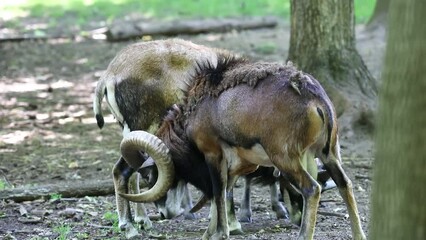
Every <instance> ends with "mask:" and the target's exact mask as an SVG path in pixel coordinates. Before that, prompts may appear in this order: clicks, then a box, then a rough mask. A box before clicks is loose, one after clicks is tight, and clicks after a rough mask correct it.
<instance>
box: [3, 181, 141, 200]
mask: <svg viewBox="0 0 426 240" xmlns="http://www.w3.org/2000/svg"><path fill="white" fill-rule="evenodd" d="M142 187H144V186H141V188H142ZM114 192H115V191H114V185H113V182H112V180H102V181H100V180H86V181H74V182H59V183H57V184H49V185H42V186H32V187H19V188H13V189H6V190H2V191H0V199H9V200H14V201H15V202H23V201H33V200H36V199H40V198H49V197H50V196H51V195H52V194H60V195H61V197H64V198H79V197H85V196H107V195H113V194H114Z"/></svg>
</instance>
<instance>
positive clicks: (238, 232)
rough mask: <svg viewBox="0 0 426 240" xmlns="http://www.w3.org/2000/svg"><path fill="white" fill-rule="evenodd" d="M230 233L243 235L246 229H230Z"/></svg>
mask: <svg viewBox="0 0 426 240" xmlns="http://www.w3.org/2000/svg"><path fill="white" fill-rule="evenodd" d="M229 234H230V235H243V234H244V231H243V230H242V229H234V230H231V231H229Z"/></svg>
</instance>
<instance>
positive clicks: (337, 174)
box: [322, 152, 366, 240]
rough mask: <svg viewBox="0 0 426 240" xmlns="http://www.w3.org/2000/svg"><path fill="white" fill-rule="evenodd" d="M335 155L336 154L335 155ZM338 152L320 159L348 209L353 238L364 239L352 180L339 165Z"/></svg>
mask: <svg viewBox="0 0 426 240" xmlns="http://www.w3.org/2000/svg"><path fill="white" fill-rule="evenodd" d="M336 155H337V156H336ZM339 155H340V154H339V153H338V152H336V154H330V156H329V157H324V158H322V159H324V160H323V163H324V167H325V168H326V170H327V171H328V172H329V174H330V176H331V178H332V179H333V180H334V182H335V183H336V185H337V187H338V189H339V192H340V195H341V196H342V198H343V201H344V202H345V204H346V207H347V209H348V213H349V218H350V221H351V229H352V234H353V239H356V240H364V239H366V236H365V234H364V231H363V230H362V227H361V221H360V217H359V213H358V208H357V204H356V201H355V197H354V193H353V187H352V182H351V180H350V179H349V178H348V176H347V175H346V173H345V171H344V170H343V168H342V166H341V165H340V156H339Z"/></svg>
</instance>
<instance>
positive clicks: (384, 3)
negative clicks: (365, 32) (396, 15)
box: [367, 0, 390, 29]
mask: <svg viewBox="0 0 426 240" xmlns="http://www.w3.org/2000/svg"><path fill="white" fill-rule="evenodd" d="M389 3H390V0H377V1H376V6H375V7H374V12H373V15H371V18H370V20H368V23H367V27H368V28H370V29H373V28H376V27H377V26H386V25H387V18H388V11H389Z"/></svg>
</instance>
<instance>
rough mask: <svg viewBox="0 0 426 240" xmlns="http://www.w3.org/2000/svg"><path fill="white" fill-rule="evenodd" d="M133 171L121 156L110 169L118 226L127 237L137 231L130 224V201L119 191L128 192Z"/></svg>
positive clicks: (132, 235) (135, 234)
mask: <svg viewBox="0 0 426 240" xmlns="http://www.w3.org/2000/svg"><path fill="white" fill-rule="evenodd" d="M133 173H134V170H133V169H132V168H131V167H130V166H129V165H128V164H127V162H126V161H125V160H124V158H123V157H120V158H119V159H118V161H117V162H116V163H115V165H114V167H113V170H112V174H113V180H114V189H115V201H116V205H117V214H118V227H119V228H120V229H121V231H124V232H125V235H126V238H127V239H130V238H134V237H136V236H138V231H137V229H136V228H135V227H134V226H133V224H132V216H131V212H130V203H129V201H127V200H126V199H124V198H123V197H121V196H120V195H119V193H128V186H129V178H130V176H131V175H132V174H133Z"/></svg>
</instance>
